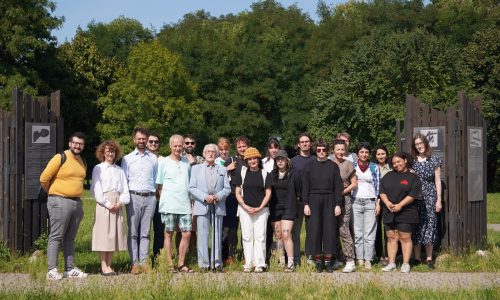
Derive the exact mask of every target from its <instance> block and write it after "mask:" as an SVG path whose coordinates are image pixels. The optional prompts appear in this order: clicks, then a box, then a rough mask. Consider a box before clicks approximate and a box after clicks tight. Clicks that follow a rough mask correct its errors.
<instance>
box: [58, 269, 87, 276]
mask: <svg viewBox="0 0 500 300" xmlns="http://www.w3.org/2000/svg"><path fill="white" fill-rule="evenodd" d="M87 276H89V274H87V273H84V272H83V271H82V270H80V269H78V268H73V269H71V270H69V271H66V272H64V278H87Z"/></svg>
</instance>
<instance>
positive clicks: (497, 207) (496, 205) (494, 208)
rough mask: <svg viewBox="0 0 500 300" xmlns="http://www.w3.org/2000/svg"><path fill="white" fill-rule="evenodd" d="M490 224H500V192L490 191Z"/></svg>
mask: <svg viewBox="0 0 500 300" xmlns="http://www.w3.org/2000/svg"><path fill="white" fill-rule="evenodd" d="M486 205H487V208H486V209H487V215H488V217H487V219H488V224H500V193H490V194H488V198H487V200H486Z"/></svg>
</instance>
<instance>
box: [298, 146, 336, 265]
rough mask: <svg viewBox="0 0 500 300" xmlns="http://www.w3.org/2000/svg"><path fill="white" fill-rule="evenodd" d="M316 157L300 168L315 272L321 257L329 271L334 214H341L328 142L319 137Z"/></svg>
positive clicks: (334, 222)
mask: <svg viewBox="0 0 500 300" xmlns="http://www.w3.org/2000/svg"><path fill="white" fill-rule="evenodd" d="M316 157H317V158H316V160H313V161H311V162H310V163H309V164H308V165H307V166H306V168H305V170H304V176H303V179H302V180H303V181H302V199H303V201H304V215H306V216H307V218H308V221H307V223H306V224H307V234H308V235H310V239H309V241H310V243H311V244H310V246H311V253H312V254H313V255H314V260H315V263H316V271H317V272H321V271H322V270H323V261H322V255H323V256H324V260H325V263H324V264H325V266H326V271H327V272H329V273H330V272H333V266H332V256H333V255H337V243H338V237H337V224H336V218H335V217H336V216H339V215H340V213H341V210H340V206H341V204H342V191H343V189H344V186H343V184H342V179H341V177H340V171H339V167H338V166H337V164H336V163H334V162H333V161H331V160H329V159H328V144H327V143H326V142H325V141H324V140H323V139H320V140H318V142H317V143H316Z"/></svg>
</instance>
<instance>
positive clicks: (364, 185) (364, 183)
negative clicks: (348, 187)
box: [353, 164, 377, 198]
mask: <svg viewBox="0 0 500 300" xmlns="http://www.w3.org/2000/svg"><path fill="white" fill-rule="evenodd" d="M355 170H356V177H357V178H358V186H357V187H356V188H355V189H354V191H353V196H354V198H377V195H376V194H375V193H376V192H375V186H374V185H373V175H372V171H371V170H370V168H369V167H368V169H366V171H365V172H361V170H360V169H359V166H358V165H357V164H356V168H355Z"/></svg>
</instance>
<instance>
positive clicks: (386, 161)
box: [372, 145, 391, 165]
mask: <svg viewBox="0 0 500 300" xmlns="http://www.w3.org/2000/svg"><path fill="white" fill-rule="evenodd" d="M378 150H384V151H385V163H386V164H389V165H391V162H390V161H389V159H390V157H389V151H387V148H386V147H385V146H384V145H377V146H375V148H373V152H372V161H373V162H374V163H376V164H378V160H377V151H378Z"/></svg>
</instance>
